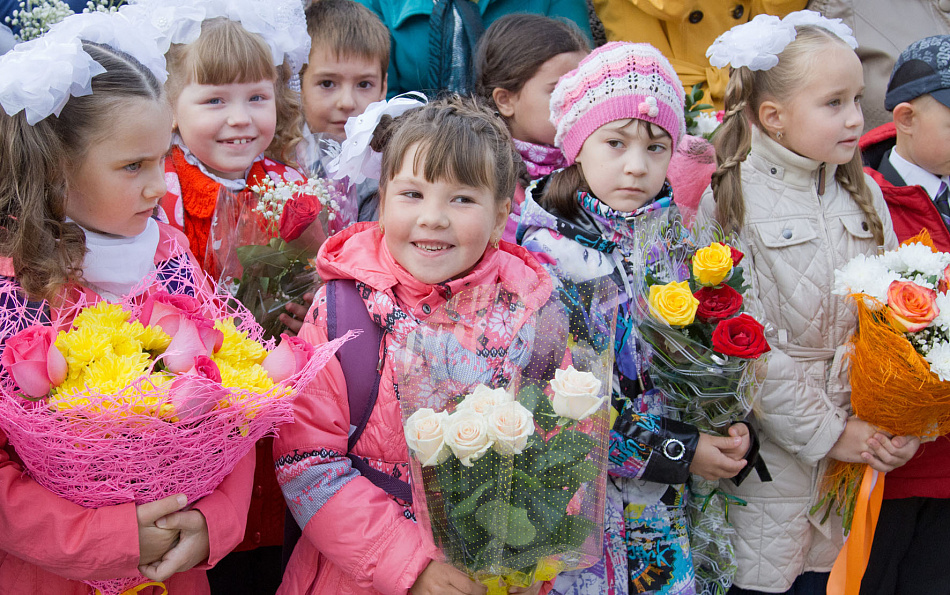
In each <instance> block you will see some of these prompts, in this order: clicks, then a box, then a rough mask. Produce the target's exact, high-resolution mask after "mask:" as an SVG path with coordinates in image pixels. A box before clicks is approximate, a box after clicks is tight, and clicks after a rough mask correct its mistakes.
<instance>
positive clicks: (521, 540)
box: [505, 506, 538, 547]
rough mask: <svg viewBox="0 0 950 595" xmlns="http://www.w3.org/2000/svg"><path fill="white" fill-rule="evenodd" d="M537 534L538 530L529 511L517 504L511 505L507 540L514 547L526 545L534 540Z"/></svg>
mask: <svg viewBox="0 0 950 595" xmlns="http://www.w3.org/2000/svg"><path fill="white" fill-rule="evenodd" d="M537 535H538V530H537V529H535V527H534V525H533V524H532V523H531V521H530V520H529V519H528V511H527V510H525V509H524V508H519V507H517V506H511V507H509V509H508V532H507V534H506V535H505V542H506V543H508V544H510V545H512V546H514V547H524V546H526V545H528V544H529V543H531V542H532V541H534V538H535V537H537Z"/></svg>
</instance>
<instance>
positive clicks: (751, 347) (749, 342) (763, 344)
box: [712, 314, 771, 359]
mask: <svg viewBox="0 0 950 595" xmlns="http://www.w3.org/2000/svg"><path fill="white" fill-rule="evenodd" d="M712 345H713V349H715V350H716V351H718V352H719V353H722V354H723V355H732V356H735V357H741V358H743V359H755V358H757V357H759V356H760V355H762V354H763V353H766V352H767V351H770V350H771V347H769V343H768V341H766V340H765V328H764V327H763V326H762V325H761V324H759V321H757V320H756V319H755V318H752V317H751V316H749V315H748V314H740V315H738V316H736V317H735V318H727V319H726V320H723V321H721V322H720V323H719V324H718V325H717V326H716V330H714V331H713V334H712Z"/></svg>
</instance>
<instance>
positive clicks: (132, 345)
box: [112, 325, 143, 357]
mask: <svg viewBox="0 0 950 595" xmlns="http://www.w3.org/2000/svg"><path fill="white" fill-rule="evenodd" d="M127 326H128V327H129V328H131V326H132V325H127ZM142 351H143V348H142V342H141V341H139V340H138V339H136V338H135V337H133V336H130V335H129V334H127V333H123V332H118V331H113V332H112V353H114V354H116V355H119V356H123V357H128V356H135V355H138V354H140V353H142Z"/></svg>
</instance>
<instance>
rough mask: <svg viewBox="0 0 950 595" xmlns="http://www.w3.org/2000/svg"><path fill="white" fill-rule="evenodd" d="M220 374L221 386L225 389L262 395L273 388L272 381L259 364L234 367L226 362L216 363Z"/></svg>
mask: <svg viewBox="0 0 950 595" xmlns="http://www.w3.org/2000/svg"><path fill="white" fill-rule="evenodd" d="M218 370H219V371H220V372H221V386H223V387H225V388H243V389H245V390H249V391H251V392H253V393H264V392H267V391H268V390H270V389H271V387H273V386H274V381H273V380H271V377H270V376H268V375H267V372H265V371H264V368H262V367H261V366H260V365H259V364H252V365H250V366H244V367H240V368H238V367H234V366H232V365H230V364H229V363H227V362H224V361H222V362H218Z"/></svg>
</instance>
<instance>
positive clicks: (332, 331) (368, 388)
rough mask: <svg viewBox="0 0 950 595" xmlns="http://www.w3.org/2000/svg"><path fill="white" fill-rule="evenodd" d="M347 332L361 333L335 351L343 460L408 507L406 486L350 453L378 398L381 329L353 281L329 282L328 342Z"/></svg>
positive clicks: (380, 368)
mask: <svg viewBox="0 0 950 595" xmlns="http://www.w3.org/2000/svg"><path fill="white" fill-rule="evenodd" d="M350 329H362V331H363V332H362V333H361V334H360V335H359V336H358V337H356V338H355V339H353V340H352V341H349V342H347V343H345V344H344V345H343V347H341V348H340V350H338V351H337V359H338V360H339V361H340V367H341V368H343V377H344V378H345V379H346V394H347V399H348V401H349V407H350V435H349V439H348V440H347V455H346V456H347V457H349V459H350V463H351V464H352V465H353V468H354V469H356V470H357V471H359V472H360V475H362V476H363V477H365V478H366V479H368V480H370V481H371V482H373V484H374V485H375V486H376V487H378V488H381V489H382V490H384V491H385V492H386V493H387V494H389V495H391V496H395V497H396V498H399V499H400V500H403V501H406V502H410V503H411V502H412V490H411V488H410V487H409V484H408V483H406V482H404V481H402V480H399V479H396V478H395V477H392V476H391V475H388V474H386V473H383V472H382V471H379V470H377V469H374V468H372V467H370V466H369V465H368V464H367V463H366V461H364V460H363V459H362V458H360V457H358V456H356V455H354V454H352V453H351V452H350V451H352V450H353V447H354V446H356V443H357V442H358V441H359V439H360V437H361V436H362V435H363V430H365V429H366V423H367V422H368V421H369V418H370V415H371V414H372V413H373V408H374V407H375V406H376V399H377V397H378V396H379V382H380V380H381V378H382V370H383V359H382V358H381V356H380V347H381V345H382V341H383V329H382V328H380V326H379V325H378V324H376V323H375V322H373V319H372V318H370V315H369V312H368V311H367V310H366V305H365V304H364V302H363V297H362V296H361V295H360V292H359V290H358V289H357V288H356V282H355V281H353V282H351V281H345V280H334V281H330V282H328V283H327V338H328V340H330V341H332V340H333V339H335V338H337V337H340V336H343V335H344V334H345V333H346V332H347V331H348V330H350ZM374 360H375V362H376V363H375V365H373V361H374ZM370 366H372V367H373V369H375V370H376V373H375V374H372V373H370V371H369V370H370V369H371V368H370Z"/></svg>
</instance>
